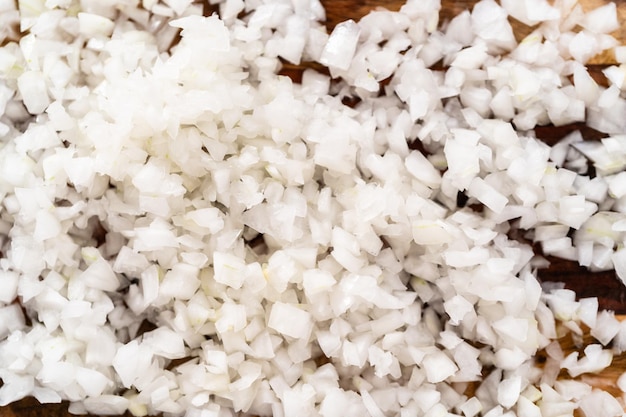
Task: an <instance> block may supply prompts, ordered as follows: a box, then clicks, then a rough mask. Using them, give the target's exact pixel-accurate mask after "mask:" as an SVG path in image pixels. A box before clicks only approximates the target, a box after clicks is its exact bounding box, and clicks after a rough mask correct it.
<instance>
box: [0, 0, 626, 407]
mask: <svg viewBox="0 0 626 417" xmlns="http://www.w3.org/2000/svg"><path fill="white" fill-rule="evenodd" d="M322 3H323V4H324V6H325V7H326V12H327V26H328V28H329V29H332V28H333V27H334V26H335V25H336V24H337V23H339V22H341V21H343V20H346V19H349V18H352V19H355V20H358V19H359V18H360V17H362V16H364V15H365V14H367V12H368V11H370V10H372V9H374V8H376V7H385V8H387V9H390V10H398V9H399V8H400V6H401V5H402V4H403V3H404V2H403V1H402V0H325V1H324V0H322ZM441 3H442V12H441V19H440V20H441V21H445V20H447V19H450V18H451V17H453V16H454V15H456V14H458V13H460V12H461V11H463V10H466V9H468V8H471V7H472V5H473V4H474V3H476V1H475V0H442V1H441ZM579 3H580V4H582V5H583V7H584V8H585V9H591V8H593V7H597V6H600V5H603V4H605V3H607V0H579ZM615 3H616V4H617V6H618V13H619V18H620V22H622V25H621V28H620V29H619V30H618V31H616V32H615V34H614V35H615V36H616V37H617V38H618V39H620V40H621V41H622V43H624V40H626V0H617V1H615ZM213 9H214V7H213V6H209V5H208V2H207V7H206V10H207V11H208V10H213ZM511 23H512V24H513V26H514V29H515V32H516V35H517V37H518V39H521V38H523V37H524V36H525V35H526V34H528V33H529V32H530V31H531V28H528V27H526V26H524V25H523V24H521V23H519V22H516V21H514V20H512V21H511ZM612 63H614V58H613V56H612V55H611V54H610V53H608V54H604V55H601V56H598V57H596V58H595V59H594V60H593V61H592V63H591V65H590V68H591V70H592V72H593V75H594V77H595V78H596V79H597V80H600V81H601V82H602V80H603V78H604V77H603V75H602V73H601V72H600V71H601V69H602V68H603V67H604V66H606V65H608V64H612ZM286 72H287V73H291V74H294V73H297V72H298V68H287V70H286ZM625 117H626V115H625ZM580 127H582V126H575V128H580ZM572 128H573V127H571V126H569V127H568V126H564V127H559V128H556V127H551V126H547V127H542V128H540V129H538V130H537V136H538V137H540V138H542V139H544V140H545V141H546V142H548V143H554V142H555V141H556V140H558V139H559V138H561V137H563V136H564V135H565V134H566V133H567V132H569V131H571V130H572ZM586 133H587V134H586V136H589V137H591V138H592V139H594V138H595V139H597V138H598V137H601V135H598V134H597V132H586ZM549 260H550V262H551V265H550V267H549V268H548V269H545V270H542V271H540V278H541V279H542V280H544V281H555V282H564V283H565V285H566V287H567V288H571V289H573V290H575V291H576V292H577V294H578V295H579V296H580V297H593V296H595V297H598V298H599V301H600V306H601V307H602V308H605V309H610V310H614V311H615V312H616V313H618V314H619V315H626V287H625V286H624V285H623V284H622V283H621V282H619V280H618V279H617V278H616V276H615V274H614V272H612V271H608V272H600V273H590V272H589V271H587V270H586V269H585V268H581V267H579V266H578V265H576V264H575V263H573V262H568V261H563V260H560V259H556V258H552V257H550V258H549ZM620 317H624V316H620ZM562 344H563V345H564V346H565V348H566V350H574V349H579V348H580V347H579V346H574V344H573V343H572V341H571V340H570V339H566V340H562ZM540 356H541V355H540ZM624 356H625V355H622V356H620V357H617V358H616V359H615V361H614V364H613V366H612V367H611V369H608V370H606V371H605V372H603V373H601V374H599V375H597V376H593V377H592V376H584V377H583V379H586V380H587V381H588V382H589V381H591V383H592V384H594V385H595V386H598V387H601V388H603V389H607V390H608V391H610V392H612V393H614V394H618V392H619V391H618V389H617V387H616V385H615V379H616V378H617V377H618V376H619V375H620V374H621V373H622V372H623V371H625V370H626V357H624ZM127 415H128V416H130V414H129V413H127ZM40 416H41V417H68V416H70V414H69V413H68V412H67V404H65V403H62V404H47V405H45V406H42V405H40V404H38V403H37V402H36V401H35V400H33V399H31V398H27V399H24V400H22V401H19V402H17V403H14V404H11V405H9V406H7V407H0V417H40Z"/></svg>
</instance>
